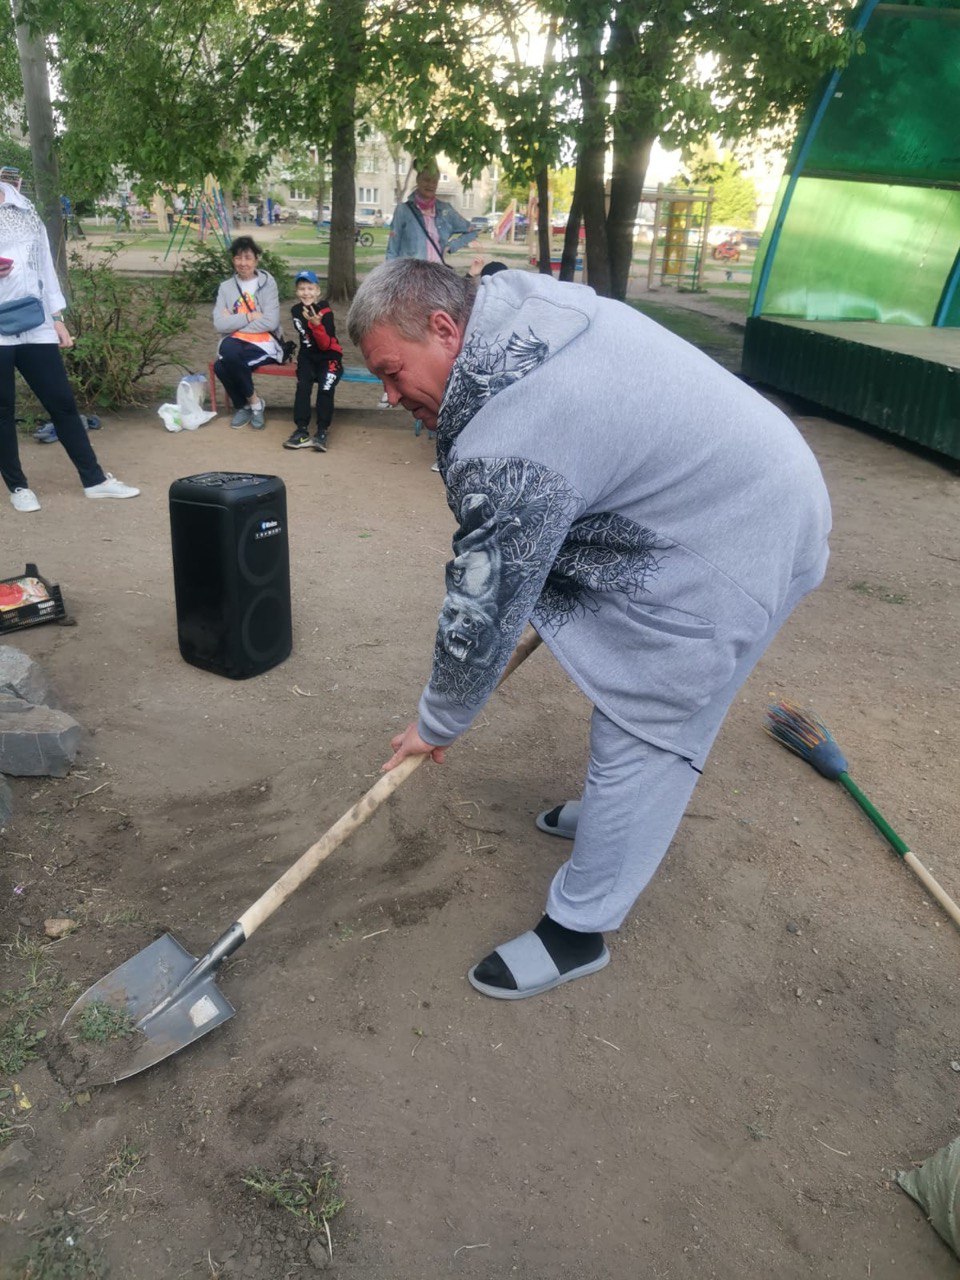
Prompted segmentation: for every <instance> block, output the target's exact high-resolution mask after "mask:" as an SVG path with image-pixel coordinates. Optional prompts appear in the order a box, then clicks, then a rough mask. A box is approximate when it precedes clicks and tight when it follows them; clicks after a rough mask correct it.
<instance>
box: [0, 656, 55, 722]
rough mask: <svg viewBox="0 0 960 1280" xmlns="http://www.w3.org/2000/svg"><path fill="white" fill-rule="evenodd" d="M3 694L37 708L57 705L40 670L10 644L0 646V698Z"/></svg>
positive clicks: (29, 658)
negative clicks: (30, 703)
mask: <svg viewBox="0 0 960 1280" xmlns="http://www.w3.org/2000/svg"><path fill="white" fill-rule="evenodd" d="M4 694H7V695H10V694H12V695H13V696H14V697H15V698H22V699H23V700H24V702H32V703H34V704H35V705H36V706H38V707H42V706H47V707H55V706H56V705H57V700H56V698H55V697H54V696H53V691H52V690H51V688H50V684H49V681H48V680H47V677H46V676H45V675H44V674H43V671H42V669H41V668H40V667H39V666H38V665H37V663H36V662H34V660H33V659H32V658H31V657H29V656H28V655H27V654H25V653H24V652H23V650H22V649H15V648H14V647H13V645H12V644H0V697H2V696H3V695H4Z"/></svg>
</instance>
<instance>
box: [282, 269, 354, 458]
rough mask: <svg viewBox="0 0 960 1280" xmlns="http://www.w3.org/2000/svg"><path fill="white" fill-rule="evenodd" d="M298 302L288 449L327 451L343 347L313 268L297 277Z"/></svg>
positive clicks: (294, 318) (292, 314)
mask: <svg viewBox="0 0 960 1280" xmlns="http://www.w3.org/2000/svg"><path fill="white" fill-rule="evenodd" d="M296 290H297V302H296V304H295V305H294V306H293V308H292V309H291V311H290V314H291V316H292V317H293V327H294V328H295V329H296V331H297V337H298V338H299V339H300V350H299V352H298V353H297V394H296V397H295V399H294V402H293V421H294V422H295V423H296V427H295V429H294V432H293V435H291V436H290V438H289V439H287V440H284V442H283V447H284V448H285V449H316V450H317V451H318V452H320V453H326V451H327V431H328V429H329V427H330V421H331V419H332V418H333V390H334V387H335V386H336V385H337V383H338V382H339V381H340V379H341V377H342V376H343V348H342V347H341V346H340V343H339V342H338V341H337V332H336V329H335V327H334V323H333V312H332V311H331V310H330V304H329V303H328V302H327V301H326V300H325V299H323V298H322V297H321V296H320V282H319V280H318V279H317V277H316V275H315V274H314V273H313V272H312V271H301V272H300V274H299V275H298V276H297V279H296ZM314 383H316V384H317V434H316V436H315V437H314V438H313V439H311V438H310V394H311V390H312V388H313V384H314Z"/></svg>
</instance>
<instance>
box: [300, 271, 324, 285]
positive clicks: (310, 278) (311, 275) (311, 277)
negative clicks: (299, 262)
mask: <svg viewBox="0 0 960 1280" xmlns="http://www.w3.org/2000/svg"><path fill="white" fill-rule="evenodd" d="M301 280H306V282H307V284H319V283H320V281H319V280H318V279H317V273H316V272H315V271H301V272H300V274H299V275H298V276H297V278H296V280H295V281H294V284H299V283H300V281H301Z"/></svg>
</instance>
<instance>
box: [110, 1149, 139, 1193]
mask: <svg viewBox="0 0 960 1280" xmlns="http://www.w3.org/2000/svg"><path fill="white" fill-rule="evenodd" d="M146 1158H147V1154H146V1152H145V1151H141V1150H140V1149H139V1147H135V1146H134V1145H133V1143H131V1142H128V1141H127V1140H126V1138H124V1140H123V1142H122V1143H121V1144H120V1146H119V1147H117V1149H116V1151H114V1152H113V1153H112V1154H111V1156H110V1158H109V1160H108V1161H107V1166H106V1168H105V1169H104V1171H103V1193H104V1195H111V1194H113V1195H118V1194H122V1193H123V1192H124V1191H130V1190H132V1188H130V1187H128V1186H127V1181H128V1179H130V1178H132V1177H133V1175H134V1174H136V1173H140V1172H141V1171H142V1169H143V1163H144V1161H145V1160H146Z"/></svg>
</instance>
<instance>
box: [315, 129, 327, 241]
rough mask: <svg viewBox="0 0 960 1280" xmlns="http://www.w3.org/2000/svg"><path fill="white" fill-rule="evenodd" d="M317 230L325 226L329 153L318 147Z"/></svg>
mask: <svg viewBox="0 0 960 1280" xmlns="http://www.w3.org/2000/svg"><path fill="white" fill-rule="evenodd" d="M317 157H318V159H317V230H318V231H319V229H320V227H321V226H323V206H324V203H325V199H326V194H327V153H326V151H325V150H324V148H323V147H320V146H318V147H317Z"/></svg>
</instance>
